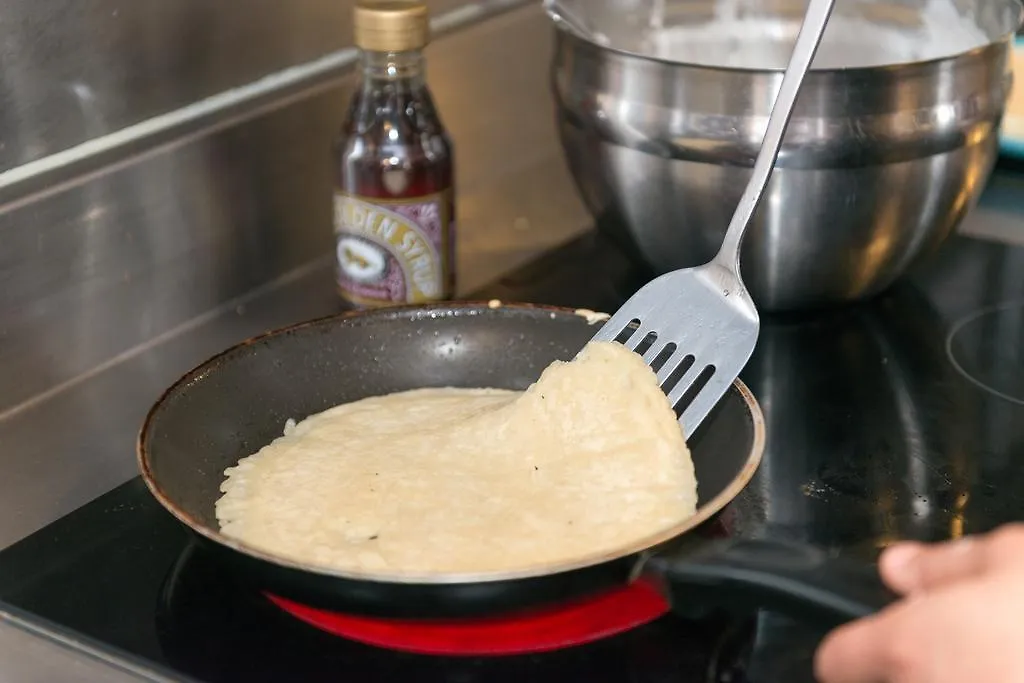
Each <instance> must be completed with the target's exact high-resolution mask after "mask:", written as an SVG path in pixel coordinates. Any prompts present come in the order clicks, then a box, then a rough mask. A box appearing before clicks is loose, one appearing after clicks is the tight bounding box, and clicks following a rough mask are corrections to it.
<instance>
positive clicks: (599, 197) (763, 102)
mask: <svg viewBox="0 0 1024 683" xmlns="http://www.w3.org/2000/svg"><path fill="white" fill-rule="evenodd" d="M560 1H561V2H564V3H566V4H567V5H570V6H573V10H574V12H575V13H576V14H577V15H579V16H585V17H586V18H587V20H588V22H589V23H590V24H591V26H593V27H596V28H597V29H598V30H600V31H601V33H602V34H603V35H601V36H600V37H599V38H598V39H586V38H583V37H581V36H579V35H576V34H575V33H574V32H572V31H571V30H569V29H567V28H566V27H564V26H562V25H560V24H559V22H557V21H556V22H554V23H555V26H556V36H557V38H556V47H555V53H554V58H553V63H552V86H553V89H554V94H555V100H556V111H557V119H558V126H559V132H560V136H561V140H562V145H563V147H564V149H565V154H566V157H567V159H568V162H569V166H570V169H571V171H572V174H573V176H574V177H575V180H576V183H577V185H578V187H579V189H580V192H581V194H582V196H583V198H584V201H585V202H586V204H587V205H588V207H589V209H590V210H591V212H593V213H594V215H595V216H596V218H597V223H598V225H599V226H601V227H602V228H603V229H604V230H607V231H608V232H609V233H610V234H612V235H613V236H615V237H616V238H617V239H619V240H620V241H622V242H623V244H624V245H625V246H626V247H627V248H629V249H630V250H632V251H633V252H634V254H635V255H636V256H638V257H639V258H641V259H642V260H644V261H646V262H647V263H648V264H649V265H650V266H652V267H653V268H654V269H655V270H656V271H658V272H663V271H667V270H672V269H675V268H680V267H684V266H693V265H697V264H700V263H703V262H705V261H706V260H708V259H709V258H711V256H713V255H714V252H715V251H716V250H717V248H718V246H719V244H720V242H721V239H722V236H723V234H724V231H725V228H726V226H727V224H728V222H729V216H730V215H731V214H732V212H733V210H734V208H735V206H736V202H737V201H738V200H739V196H740V193H741V192H742V190H743V187H744V185H745V184H746V182H747V177H748V175H749V173H750V167H751V166H752V165H753V160H754V156H755V154H756V151H757V148H758V146H759V145H760V141H761V138H762V137H763V135H764V129H765V126H766V125H767V120H768V114H769V111H770V108H771V103H772V100H773V98H774V96H775V93H776V92H777V91H778V87H779V84H780V83H781V81H782V69H783V68H784V66H785V61H786V59H788V54H789V50H790V47H791V43H792V41H793V40H795V35H796V31H797V29H798V27H799V22H800V19H801V18H802V14H803V8H804V3H803V2H801V1H800V0H753V1H754V2H755V3H756V4H753V5H750V6H747V11H749V12H753V13H755V14H758V15H759V16H761V17H762V19H763V21H764V22H765V26H766V30H768V31H769V34H770V35H773V36H775V37H776V39H777V40H778V48H779V49H778V50H777V52H778V63H777V64H768V65H766V68H764V69H758V70H754V69H742V68H722V67H713V66H701V65H696V64H683V63H675V62H672V61H666V60H663V59H659V58H655V57H650V56H646V55H645V54H643V49H644V48H643V44H644V43H643V40H641V39H640V38H636V36H641V34H642V33H643V31H644V30H645V29H644V27H645V26H647V18H646V12H645V9H644V6H645V4H646V5H647V6H648V7H649V6H650V5H651V3H652V2H654V3H657V2H665V3H667V4H668V5H669V7H670V9H671V8H672V7H673V6H674V7H675V9H676V10H677V11H675V12H674V14H672V15H673V16H674V17H675V19H674V21H677V22H691V23H694V22H696V23H699V22H707V21H709V20H710V18H711V17H712V16H714V12H715V4H714V2H712V1H711V0H686V1H685V2H678V1H677V0H560ZM734 1H736V2H739V3H740V4H741V5H742V4H743V3H745V2H746V1H747V0H734ZM945 1H947V2H950V3H953V2H956V3H957V5H956V6H957V7H958V11H959V12H961V13H963V14H966V15H968V16H970V17H971V18H973V20H974V21H975V22H976V23H977V25H978V26H979V27H980V28H981V29H982V30H983V31H984V33H985V35H986V36H987V37H988V43H987V44H985V45H983V46H980V47H978V48H975V49H971V50H969V51H966V52H962V53H959V54H955V55H953V56H949V57H946V58H940V59H931V60H928V61H917V62H910V63H903V64H897V65H889V66H867V67H860V68H817V64H818V62H816V67H815V69H814V70H812V71H811V72H810V73H809V74H808V75H807V78H806V80H805V81H804V86H803V90H802V91H801V95H800V98H799V99H798V101H797V104H796V109H795V112H794V114H793V119H792V121H791V123H790V126H789V129H788V132H787V134H786V138H785V142H784V144H783V149H782V153H781V154H780V156H779V161H778V165H777V167H776V170H775V172H774V175H773V177H772V180H771V183H770V185H769V188H768V191H767V193H766V196H765V198H764V201H763V203H762V204H761V207H760V209H759V211H758V213H757V215H756V216H755V219H754V221H755V222H754V225H753V226H752V227H751V230H750V232H749V233H748V236H747V239H746V243H745V245H744V251H743V264H742V268H743V276H744V280H745V281H746V283H747V285H748V287H749V288H750V290H751V293H752V294H753V296H754V298H755V299H756V301H757V303H758V305H759V306H760V307H762V308H764V309H766V310H792V309H800V308H810V307H818V306H826V305H830V304H835V303H838V302H844V301H851V300H855V299H859V298H863V297H866V296H870V295H872V294H875V293H877V292H879V291H881V290H882V289H884V288H885V287H887V286H888V285H889V284H891V283H892V282H893V281H894V280H896V279H897V278H898V277H899V276H900V275H901V274H902V273H903V272H904V271H906V270H907V268H908V267H909V266H910V265H911V264H912V263H913V262H914V261H915V260H916V259H917V258H919V257H920V256H921V255H922V254H924V253H926V252H927V251H929V250H931V249H933V248H935V247H936V246H937V245H939V244H940V243H941V242H942V241H943V240H944V239H945V238H946V237H947V236H948V235H949V234H950V233H951V232H952V231H953V230H954V228H955V227H956V225H957V224H958V222H959V221H960V220H961V219H962V217H963V216H964V214H965V212H966V211H967V210H968V209H969V208H970V207H971V206H972V205H973V204H974V202H975V201H976V200H977V198H978V195H979V194H980V193H981V190H982V187H983V186H984V183H985V180H986V178H987V177H988V174H989V173H990V172H991V169H992V166H993V164H994V161H995V158H996V153H997V135H998V127H999V123H1000V121H1001V118H1002V113H1003V110H1004V107H1005V103H1006V98H1007V96H1008V93H1009V88H1010V83H1011V80H1012V77H1011V60H1010V50H1011V42H1012V37H1013V32H1014V31H1015V30H1016V29H1017V27H1018V26H1019V25H1020V20H1021V8H1020V5H1019V4H1018V2H1017V1H1016V0H976V1H975V2H973V3H969V4H968V3H963V2H961V0H945ZM923 2H924V0H922V1H921V2H913V0H909V1H908V2H901V3H896V2H894V1H891V0H890V1H888V2H877V1H876V2H862V1H853V0H851V1H850V2H843V3H837V6H836V9H835V12H834V14H833V22H835V17H836V16H844V13H846V14H850V13H854V14H856V13H860V15H861V16H862V17H866V18H867V19H866V20H868V21H871V22H877V23H878V25H879V26H882V27H884V28H888V29H892V28H893V27H897V28H898V29H899V30H901V31H908V32H912V31H914V30H917V29H916V28H915V26H916V25H918V24H919V23H920V22H921V16H920V11H921V10H920V5H921V4H922V3H923ZM830 29H831V27H830ZM606 38H608V39H610V41H611V43H612V45H614V46H615V47H608V46H607V44H602V43H607V42H608V41H607V40H606ZM853 39H854V40H855V39H856V38H853ZM826 40H828V34H826ZM631 41H632V42H631ZM622 46H625V47H622ZM819 56H821V53H819Z"/></svg>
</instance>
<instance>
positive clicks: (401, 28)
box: [353, 0, 430, 52]
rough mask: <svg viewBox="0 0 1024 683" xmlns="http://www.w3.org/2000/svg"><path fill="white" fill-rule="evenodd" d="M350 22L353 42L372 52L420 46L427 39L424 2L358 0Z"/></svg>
mask: <svg viewBox="0 0 1024 683" xmlns="http://www.w3.org/2000/svg"><path fill="white" fill-rule="evenodd" d="M353 23H354V25H355V41H356V46H357V47H359V48H361V49H363V50H370V51H372V52H404V51H406V50H419V49H422V48H424V47H426V45H427V42H428V41H429V39H430V24H429V18H428V14H427V6H426V5H425V4H423V3H422V2H415V1H410V0H359V2H357V3H356V8H355V17H354V22H353Z"/></svg>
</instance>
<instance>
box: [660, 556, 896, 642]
mask: <svg viewBox="0 0 1024 683" xmlns="http://www.w3.org/2000/svg"><path fill="white" fill-rule="evenodd" d="M645 572H646V573H648V574H652V575H654V577H655V578H657V579H660V580H661V582H663V583H665V584H667V588H668V593H669V601H670V603H671V604H672V605H673V607H674V608H675V607H677V606H680V607H682V606H684V605H686V603H688V602H695V601H699V602H700V603H702V604H708V602H712V603H713V604H715V605H716V606H721V607H732V608H739V609H742V610H744V611H753V610H756V609H758V608H768V609H773V610H776V611H779V612H782V613H785V614H787V615H789V616H793V617H797V618H802V619H807V620H810V621H812V622H814V623H815V624H817V625H821V626H828V627H831V626H836V625H839V624H841V623H844V622H847V621H851V620H854V619H859V618H860V617H864V616H867V615H869V614H873V613H875V612H877V611H879V610H881V609H882V608H884V607H885V606H886V605H889V604H890V603H892V602H893V601H894V600H896V599H897V596H896V595H895V594H894V593H893V592H892V591H890V590H889V589H888V588H886V587H885V585H884V584H883V583H882V580H881V578H880V577H879V575H878V570H877V567H876V565H875V564H874V563H869V562H863V561H859V560H855V559H852V558H849V557H840V556H835V555H831V554H829V553H828V552H826V551H825V550H823V549H821V548H817V547H815V546H812V545H807V544H804V543H794V542H790V541H780V540H767V539H730V540H716V541H710V542H708V541H701V542H698V543H697V545H696V546H695V547H694V546H690V547H687V548H684V549H681V550H676V551H672V552H669V553H667V554H665V555H655V556H653V557H651V558H649V559H648V560H647V563H646V565H645Z"/></svg>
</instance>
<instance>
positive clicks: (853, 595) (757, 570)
mask: <svg viewBox="0 0 1024 683" xmlns="http://www.w3.org/2000/svg"><path fill="white" fill-rule="evenodd" d="M598 324H600V323H598ZM596 329H597V328H596V327H595V325H594V324H591V322H590V321H588V319H587V318H586V317H584V316H582V315H578V314H576V313H574V312H573V311H571V310H565V309H553V308H546V307H535V306H525V305H517V306H511V305H501V306H490V305H488V304H443V305H435V306H428V307H409V308H392V309H383V310H377V311H373V312H365V313H354V314H347V315H342V316H337V317H332V318H327V319H322V320H316V321H312V322H309V323H304V324H300V325H296V326H294V327H289V328H286V329H283V330H279V331H276V332H272V333H269V334H266V335H263V336H260V337H257V338H255V339H252V340H249V341H247V342H244V343H242V344H240V345H238V346H235V347H233V348H231V349H228V350H227V351H225V352H223V353H221V354H219V355H217V356H215V357H213V358H211V359H210V360H208V361H207V362H205V363H203V364H202V365H201V366H199V367H198V368H196V369H195V370H193V371H192V372H190V373H188V374H187V375H185V376H184V377H183V378H182V379H180V380H179V381H178V382H177V383H175V384H174V385H173V386H172V387H171V388H170V389H168V390H167V392H166V393H165V394H164V395H163V396H162V397H161V398H160V399H159V401H158V402H157V403H156V405H155V406H154V407H153V409H152V410H151V412H150V414H149V416H148V417H147V419H146V422H145V424H144V425H143V428H142V431H141V433H140V434H139V442H138V455H139V463H140V467H141V470H142V475H143V477H144V479H145V481H146V483H147V485H148V486H149V487H150V490H151V491H152V492H153V494H154V495H155V496H156V497H157V499H158V500H159V501H160V502H161V504H163V505H164V506H165V507H166V508H167V509H168V510H169V511H170V512H171V513H172V514H173V515H174V516H175V517H177V518H178V519H179V520H180V521H181V522H182V523H184V524H185V525H187V526H188V527H189V528H190V529H192V531H194V532H195V533H196V534H197V535H198V538H199V539H201V540H202V541H203V542H204V544H205V545H206V546H207V547H208V549H209V550H211V551H212V552H214V553H215V554H216V555H217V556H218V558H219V559H220V560H221V561H223V562H225V563H226V564H228V565H229V566H230V567H231V568H232V569H233V570H235V572H234V573H235V574H236V575H237V576H239V578H240V580H248V581H252V582H253V583H254V584H255V586H256V587H257V588H259V589H261V590H265V591H268V592H272V593H274V594H276V595H279V596H281V597H285V598H289V599H292V600H295V601H298V602H301V603H304V604H307V605H310V606H312V607H317V608H321V609H329V610H334V611H340V612H345V613H351V614H363V615H372V616H378V617H395V618H405V619H409V618H413V619H416V618H422V619H437V618H450V617H467V616H474V617H476V616H490V615H498V614H502V613H507V612H513V611H518V610H523V609H528V608H531V607H536V606H540V605H543V604H547V603H553V602H559V601H565V600H568V599H573V598H578V597H583V596H586V595H588V594H592V593H595V592H599V591H602V590H606V589H608V588H612V587H614V586H615V585H617V584H622V583H623V582H628V581H631V580H634V579H636V578H637V577H639V576H641V575H644V574H647V575H653V576H654V577H655V578H657V579H658V580H659V583H660V584H661V585H663V586H664V587H665V591H666V595H667V597H668V598H669V599H670V601H671V602H673V604H677V605H679V604H680V603H681V602H685V603H687V604H688V607H689V606H690V605H689V603H713V604H708V605H706V606H721V605H722V604H724V605H725V606H731V607H741V608H753V607H761V606H763V607H774V608H777V609H782V610H784V611H788V612H789V613H791V614H795V615H798V616H800V615H802V616H808V617H813V618H817V619H818V620H822V621H824V622H827V623H838V622H842V621H845V620H848V619H851V618H856V617H859V616H862V615H864V614H868V613H871V612H873V611H875V610H877V609H879V608H880V607H882V606H884V605H885V604H886V603H888V602H889V601H890V600H891V599H892V597H891V595H890V594H889V593H888V592H887V591H886V590H885V589H884V588H883V587H882V586H881V585H880V584H879V582H878V579H877V578H876V572H875V570H874V567H872V566H870V565H865V564H861V563H857V562H854V561H853V560H849V559H845V558H836V557H830V556H829V555H828V554H826V553H825V552H823V551H821V550H819V549H816V548H812V547H807V546H801V545H792V544H788V543H787V544H782V543H778V542H769V541H756V540H740V541H736V540H731V541H721V540H718V541H712V540H710V539H708V538H707V537H706V536H707V535H706V534H702V533H701V529H702V527H705V528H706V526H707V525H708V522H709V521H711V520H712V519H713V518H714V517H715V515H716V514H717V513H718V512H719V511H720V510H721V509H722V508H723V507H724V506H725V505H726V504H728V502H729V501H731V500H732V499H733V498H734V497H735V496H736V495H737V494H738V493H739V492H740V490H741V489H742V488H743V487H744V486H745V485H746V484H747V482H748V481H749V480H750V478H751V477H752V476H753V474H754V472H755V470H756V468H757V465H758V463H759V462H760V459H761V453H762V450H763V447H764V438H765V434H764V424H763V421H762V418H761V413H760V409H759V408H758V406H757V402H756V401H755V400H754V398H753V397H752V396H751V395H750V393H749V392H748V391H747V389H746V388H745V387H744V386H743V385H742V384H741V383H739V382H737V383H736V384H735V385H734V386H733V387H732V389H731V390H730V392H729V393H728V394H727V395H726V397H725V398H724V399H723V400H722V402H721V403H720V404H719V406H718V407H717V408H716V411H715V412H714V413H712V415H711V416H710V417H709V418H708V419H707V420H705V422H704V424H703V425H702V426H701V428H700V430H699V431H698V432H697V433H696V434H695V435H693V436H692V437H691V438H690V439H689V445H690V449H691V451H692V455H693V460H694V466H695V469H696V475H697V481H698V492H699V508H698V513H697V515H696V516H695V517H694V518H692V519H690V520H687V521H686V522H684V523H682V524H680V525H679V526H678V527H676V528H673V529H671V530H668V531H666V532H659V531H658V530H652V534H651V536H650V537H649V538H647V539H644V540H643V541H642V542H641V543H638V544H635V545H634V546H631V547H627V548H622V549H620V550H619V551H617V552H615V553H611V554H604V555H594V556H591V557H586V558H580V559H579V561H577V562H574V563H572V564H566V565H560V566H545V567H540V568H538V569H537V570H536V571H532V572H520V573H516V574H498V573H488V574H476V575H436V576H435V575H431V576H427V577H412V578H410V577H406V576H402V575H400V574H397V575H378V574H369V573H366V574H361V573H337V572H330V571H325V570H323V569H318V568H314V567H308V566H303V565H301V564H296V563H292V562H289V561H288V560H286V559H282V558H276V557H274V556H271V555H267V554H265V553H262V552H260V551H257V550H254V549H252V548H248V547H246V546H243V545H241V544H240V543H238V542H237V541H235V540H233V539H229V538H227V537H225V536H223V535H221V534H220V532H219V527H218V524H217V520H216V517H215V515H214V503H215V501H216V500H217V499H218V498H219V497H220V490H219V487H220V484H221V482H222V481H223V479H224V474H223V473H224V469H225V468H227V467H229V466H231V465H234V464H235V463H236V462H237V461H238V460H239V459H240V458H242V457H244V456H247V455H249V454H251V453H254V452H255V451H257V450H258V449H259V448H261V447H262V446H264V445H266V444H267V443H269V442H270V441H272V440H273V439H275V438H276V437H278V436H280V435H281V434H282V432H283V429H284V424H285V421H286V420H288V419H289V418H292V419H296V420H299V419H302V418H304V417H306V416H308V415H310V414H313V413H318V412H320V411H323V410H326V409H327V408H330V407H332V406H335V405H338V404H340V403H345V402H350V401H355V400H358V399H361V398H365V397H367V396H374V395H380V394H387V393H391V392H396V391H402V390H406V389H413V388H418V387H440V386H454V387H496V388H505V389H525V388H526V387H528V386H529V385H530V384H531V383H532V382H533V381H535V380H536V379H537V377H539V375H540V373H541V371H542V370H543V369H544V368H545V367H546V366H547V365H548V364H549V363H551V362H552V361H554V360H556V359H560V360H569V359H571V358H572V357H573V356H574V355H575V354H576V353H577V352H578V351H579V350H580V349H581V348H582V347H583V346H584V345H585V344H586V342H587V341H588V340H589V339H590V337H591V336H592V335H593V334H594V332H595V331H596ZM366 457H368V458H372V457H374V455H373V453H367V454H366ZM296 495H302V492H301V491H297V492H296Z"/></svg>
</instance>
